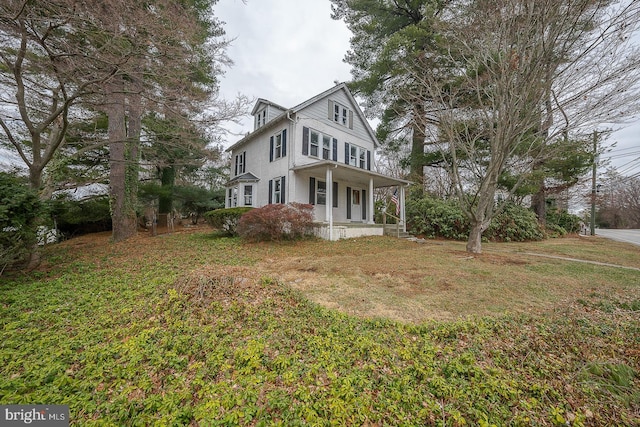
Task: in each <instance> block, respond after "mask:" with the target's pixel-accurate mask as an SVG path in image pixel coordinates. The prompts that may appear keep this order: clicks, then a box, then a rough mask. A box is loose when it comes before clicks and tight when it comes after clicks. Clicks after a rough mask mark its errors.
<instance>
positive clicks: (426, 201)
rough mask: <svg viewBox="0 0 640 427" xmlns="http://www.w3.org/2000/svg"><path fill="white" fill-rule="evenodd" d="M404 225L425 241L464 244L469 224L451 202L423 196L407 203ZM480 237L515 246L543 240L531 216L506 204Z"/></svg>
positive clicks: (515, 206)
mask: <svg viewBox="0 0 640 427" xmlns="http://www.w3.org/2000/svg"><path fill="white" fill-rule="evenodd" d="M407 225H408V231H409V232H410V233H412V234H416V235H421V236H425V237H428V238H435V237H442V238H445V239H453V240H466V239H467V238H468V237H469V231H470V228H471V227H470V223H469V220H468V219H467V217H466V216H465V214H464V213H463V212H462V209H461V208H460V206H459V205H458V202H457V201H455V200H441V199H436V198H433V197H431V196H428V195H425V196H423V197H420V198H413V199H411V200H409V201H407ZM483 237H484V238H485V239H487V240H493V241H504V242H515V241H526V240H540V239H542V238H543V237H544V234H543V233H542V230H540V227H539V226H538V222H537V220H536V217H535V215H534V213H533V212H531V211H530V210H529V209H527V208H524V207H522V206H518V205H515V204H508V205H506V206H505V208H504V210H503V211H502V212H501V213H499V214H498V215H496V216H495V217H494V218H493V220H492V221H491V224H490V225H489V228H488V229H487V230H486V231H485V232H484V234H483Z"/></svg>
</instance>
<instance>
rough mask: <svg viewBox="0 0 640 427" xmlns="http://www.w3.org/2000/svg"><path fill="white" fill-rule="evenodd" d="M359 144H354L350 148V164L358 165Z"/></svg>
mask: <svg viewBox="0 0 640 427" xmlns="http://www.w3.org/2000/svg"><path fill="white" fill-rule="evenodd" d="M358 148H360V147H358V146H356V145H352V146H351V147H350V150H349V164H350V165H351V166H356V167H357V166H358Z"/></svg>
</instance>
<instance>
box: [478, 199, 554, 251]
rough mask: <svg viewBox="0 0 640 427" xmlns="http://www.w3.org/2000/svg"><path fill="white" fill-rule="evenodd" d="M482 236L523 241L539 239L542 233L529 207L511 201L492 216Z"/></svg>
mask: <svg viewBox="0 0 640 427" xmlns="http://www.w3.org/2000/svg"><path fill="white" fill-rule="evenodd" d="M484 236H485V237H486V238H487V239H488V240H492V241H499V242H524V241H528V240H541V239H543V238H544V233H543V232H542V230H541V229H540V225H539V224H538V220H537V218H536V215H535V214H534V213H533V211H531V210H530V209H527V208H525V207H523V206H518V205H516V204H513V203H508V204H507V205H505V207H504V209H503V210H502V211H501V212H500V213H498V214H497V215H496V216H494V217H493V219H492V220H491V224H490V225H489V228H488V229H487V231H485V233H484Z"/></svg>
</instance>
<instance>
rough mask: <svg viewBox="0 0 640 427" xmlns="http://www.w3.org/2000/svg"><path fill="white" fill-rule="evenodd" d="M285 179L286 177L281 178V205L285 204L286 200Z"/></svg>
mask: <svg viewBox="0 0 640 427" xmlns="http://www.w3.org/2000/svg"><path fill="white" fill-rule="evenodd" d="M285 178H286V177H284V176H283V177H281V178H280V203H285V200H284V195H285V193H286V190H285V186H284V185H285Z"/></svg>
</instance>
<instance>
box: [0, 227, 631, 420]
mask: <svg viewBox="0 0 640 427" xmlns="http://www.w3.org/2000/svg"><path fill="white" fill-rule="evenodd" d="M528 253H537V254H547V255H555V256H563V257H573V258H580V259H583V260H592V261H604V262H609V263H613V264H618V265H623V266H627V267H637V266H640V251H638V249H637V248H634V247H631V246H627V245H624V244H619V243H613V242H608V241H605V240H603V239H598V238H593V239H579V238H567V239H557V240H550V241H545V242H539V243H533V244H487V245H485V254H483V255H481V256H477V257H470V256H469V255H468V254H467V253H466V252H464V244H463V243H457V242H445V241H428V242H427V243H425V244H417V243H412V242H406V241H400V240H397V239H392V238H383V237H380V238H366V239H355V240H346V241H339V242H327V241H304V242H295V243H279V244H244V243H242V242H240V241H238V240H234V239H219V238H215V237H214V236H213V235H212V234H211V233H210V231H207V230H204V231H203V230H201V231H200V232H192V233H176V234H173V235H167V236H159V237H155V238H150V237H146V236H142V235H141V236H138V237H137V238H136V239H134V240H132V241H129V242H124V243H121V244H112V243H110V242H109V235H108V234H103V235H92V236H85V237H80V238H77V239H73V240H70V241H67V242H65V243H63V244H60V245H57V246H54V247H51V248H48V250H47V252H46V254H45V264H44V265H43V267H42V268H41V270H39V271H35V272H32V273H30V274H27V275H16V276H15V277H14V278H13V279H11V280H8V279H6V278H2V279H0V280H2V282H0V403H2V404H8V403H16V404H21V403H48V404H66V405H69V406H70V411H71V418H72V424H73V425H117V426H122V425H283V426H290V425H370V426H374V425H493V424H495V425H566V424H567V423H569V424H570V425H636V424H638V423H640V392H639V391H638V390H640V377H639V375H640V271H637V270H633V269H621V268H615V267H605V266H601V265H596V264H585V263H577V262H573V261H567V260H562V259H555V258H544V257H539V256H531V255H529V254H528Z"/></svg>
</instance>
